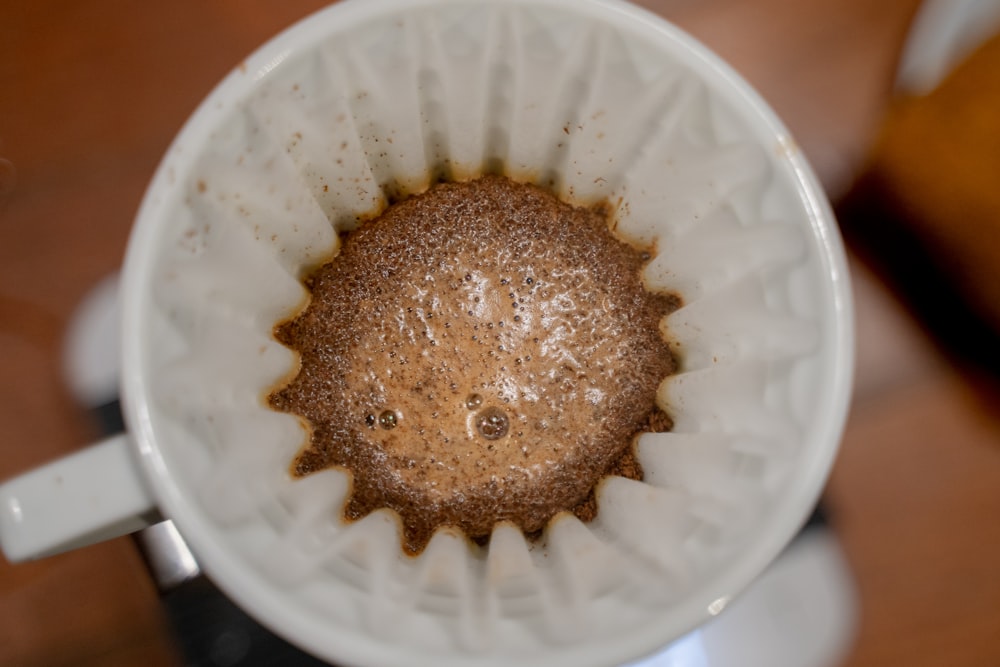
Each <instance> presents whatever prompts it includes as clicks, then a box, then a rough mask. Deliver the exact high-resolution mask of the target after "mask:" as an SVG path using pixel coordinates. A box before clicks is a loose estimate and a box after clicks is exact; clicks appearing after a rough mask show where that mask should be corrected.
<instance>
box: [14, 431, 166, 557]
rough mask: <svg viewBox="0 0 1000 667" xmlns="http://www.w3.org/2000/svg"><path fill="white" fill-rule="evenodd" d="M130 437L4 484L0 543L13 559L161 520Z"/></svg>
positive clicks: (58, 550) (45, 553)
mask: <svg viewBox="0 0 1000 667" xmlns="http://www.w3.org/2000/svg"><path fill="white" fill-rule="evenodd" d="M155 507H156V503H155V500H154V499H153V496H152V495H151V494H150V492H149V490H148V489H147V487H146V483H145V481H144V480H143V479H142V475H141V474H140V472H139V470H138V468H137V467H136V463H135V461H134V460H133V454H132V452H131V451H130V444H129V440H128V435H125V434H122V435H116V436H113V437H111V438H108V439H107V440H104V441H102V442H99V443H97V444H96V445H92V446H91V447H88V448H87V449H84V450H82V451H80V452H77V453H75V454H71V455H69V456H66V457H64V458H61V459H58V460H56V461H53V462H52V463H49V464H48V465H45V466H42V467H41V468H36V469H35V470H32V471H30V472H27V473H25V474H23V475H21V476H20V477H15V478H14V479H12V480H9V481H7V482H5V483H4V484H2V485H0V547H2V548H3V552H4V555H5V556H6V557H7V560H8V561H10V562H11V563H17V562H20V561H24V560H33V559H35V558H42V557H43V556H51V555H53V554H57V553H61V552H63V551H69V550H70V549H75V548H77V547H82V546H86V545H88V544H93V543H95V542H100V541H103V540H108V539H111V538H112V537H118V536H120V535H125V534H126V533H131V532H134V531H137V530H140V529H142V528H145V527H146V526H148V525H150V523H152V522H153V521H155V516H153V510H154V508H155Z"/></svg>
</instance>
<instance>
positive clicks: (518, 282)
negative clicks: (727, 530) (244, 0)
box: [269, 176, 679, 553]
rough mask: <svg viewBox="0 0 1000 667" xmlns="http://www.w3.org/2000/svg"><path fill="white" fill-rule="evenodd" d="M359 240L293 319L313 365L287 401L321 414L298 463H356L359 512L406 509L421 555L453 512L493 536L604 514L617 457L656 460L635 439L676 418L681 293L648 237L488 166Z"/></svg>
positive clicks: (355, 236)
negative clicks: (644, 455) (562, 516)
mask: <svg viewBox="0 0 1000 667" xmlns="http://www.w3.org/2000/svg"><path fill="white" fill-rule="evenodd" d="M343 240H344V243H343V244H342V247H341V249H340V252H339V254H338V255H337V256H336V257H335V258H334V259H333V260H332V261H331V262H330V263H328V264H326V265H325V266H323V267H322V268H320V269H319V270H318V271H317V272H315V273H314V274H313V275H312V276H311V277H310V278H309V279H308V281H307V287H308V288H309V289H310V291H311V293H312V299H311V302H310V303H309V305H308V306H307V307H306V309H305V310H304V311H303V312H302V313H300V314H299V315H298V316H297V317H296V318H295V319H292V320H290V321H288V322H285V323H283V324H281V325H279V326H278V327H277V328H276V329H275V335H276V337H277V339H278V340H279V341H280V342H282V343H283V344H285V345H286V346H288V347H290V348H292V349H294V350H296V351H297V352H298V353H299V354H300V357H301V364H300V369H299V371H298V374H297V375H296V376H295V377H294V378H293V379H291V380H290V382H289V383H288V384H287V385H285V386H283V387H282V388H280V389H278V390H276V391H275V392H274V393H273V394H271V396H270V399H269V400H270V403H271V405H272V407H274V408H275V409H278V410H281V411H285V412H290V413H294V414H297V415H300V416H302V417H304V418H305V419H306V420H307V421H308V422H309V423H310V424H311V427H312V433H311V439H310V442H309V444H308V445H307V446H306V447H305V448H304V449H303V450H302V452H301V453H300V454H299V455H298V457H297V458H296V460H295V461H294V463H293V472H294V473H295V474H296V475H306V474H308V473H310V472H314V471H316V470H320V469H323V468H327V467H330V466H342V467H343V468H345V469H347V470H348V471H350V472H351V474H352V476H353V485H352V491H351V495H350V499H349V501H348V504H347V507H346V508H345V516H346V517H347V518H348V519H357V518H360V517H363V516H365V515H366V514H368V513H369V512H371V511H374V510H377V509H380V508H390V509H392V510H395V511H396V512H398V513H399V515H400V517H401V518H402V524H403V531H404V542H405V545H404V546H405V548H406V550H407V551H408V552H410V553H417V552H419V551H420V550H422V549H423V548H424V546H426V544H427V541H428V540H429V539H430V537H431V535H432V534H433V532H434V531H435V530H436V529H437V528H439V527H441V526H453V527H456V528H459V529H461V530H462V531H464V532H465V534H466V535H468V536H469V537H472V538H474V539H485V538H486V537H487V536H488V535H489V534H490V532H491V531H492V529H493V527H494V525H495V524H496V523H497V522H499V521H504V520H507V521H511V522H513V523H514V524H516V525H517V526H519V527H520V528H521V529H522V530H523V531H525V533H533V532H535V531H539V530H541V529H542V528H544V527H545V525H546V523H547V522H548V521H549V520H550V519H551V518H552V517H553V516H554V515H556V514H557V513H559V512H562V511H575V512H576V513H577V515H578V516H581V518H584V519H586V518H589V516H591V515H592V514H593V511H594V500H593V497H594V496H593V492H594V488H595V486H596V484H597V483H598V482H599V481H600V480H601V479H602V478H603V477H604V476H605V475H607V474H623V475H626V476H631V477H634V478H640V477H641V474H642V473H641V469H640V468H639V467H638V463H637V462H636V461H635V458H634V455H633V443H634V440H635V437H636V436H637V434H638V433H640V432H642V431H648V430H666V429H668V428H669V425H670V420H669V418H668V417H667V416H666V415H665V414H664V413H663V412H662V411H661V410H660V409H659V408H658V407H657V406H656V404H655V400H654V399H655V396H656V391H657V388H658V386H659V385H660V383H661V382H662V381H663V379H664V378H665V377H667V376H668V375H670V374H671V373H673V372H674V370H675V362H674V359H673V356H672V354H671V351H670V349H669V347H668V345H667V344H666V342H665V340H664V338H663V335H662V334H661V332H660V328H659V327H660V321H661V320H662V318H663V317H664V316H665V315H666V314H668V313H669V312H671V311H673V310H674V309H676V308H677V306H678V305H679V301H678V299H677V297H675V296H671V295H667V294H654V293H651V292H649V291H647V290H646V289H645V288H644V287H643V284H642V281H641V279H640V272H641V269H642V267H643V266H644V265H645V263H646V262H648V261H649V254H648V253H647V252H644V251H643V250H640V249H636V248H633V247H632V246H630V245H628V244H626V243H623V242H621V241H618V240H617V239H616V238H615V237H614V236H613V235H612V233H611V232H610V230H609V228H608V221H607V218H606V216H605V215H604V214H603V213H602V212H600V211H599V210H596V209H585V208H574V207H572V206H570V205H568V204H565V203H562V202H561V201H559V200H558V199H556V198H555V197H554V196H552V195H551V194H549V193H548V192H546V191H544V190H542V189H540V188H538V187H535V186H531V185H522V184H518V183H515V182H513V181H511V180H509V179H507V178H504V177H499V176H486V177H482V178H480V179H477V180H474V181H470V182H464V183H442V184H439V185H436V186H434V187H432V188H431V189H430V190H428V191H427V192H425V193H423V194H421V195H416V196H413V197H411V198H409V199H406V200H404V201H402V202H401V203H398V204H395V205H393V206H391V207H390V208H389V209H387V210H386V211H385V212H384V213H383V214H382V215H381V216H380V217H378V218H377V219H375V220H372V221H370V222H367V223H364V224H362V225H361V226H360V227H359V228H358V229H357V230H355V231H354V232H351V233H349V234H347V235H346V236H345V237H344V239H343Z"/></svg>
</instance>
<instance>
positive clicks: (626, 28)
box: [126, 0, 851, 665]
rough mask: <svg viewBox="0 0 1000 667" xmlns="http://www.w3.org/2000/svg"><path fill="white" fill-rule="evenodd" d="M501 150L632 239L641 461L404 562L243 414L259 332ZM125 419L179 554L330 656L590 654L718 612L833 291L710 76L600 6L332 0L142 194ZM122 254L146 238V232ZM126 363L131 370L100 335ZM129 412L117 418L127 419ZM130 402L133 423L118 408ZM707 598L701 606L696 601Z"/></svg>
mask: <svg viewBox="0 0 1000 667" xmlns="http://www.w3.org/2000/svg"><path fill="white" fill-rule="evenodd" d="M497 166H501V167H502V168H503V169H504V170H505V171H506V173H508V174H509V175H511V176H512V177H514V178H516V179H519V180H529V181H533V182H537V183H539V184H542V185H545V186H548V187H551V188H552V189H554V190H555V191H556V192H557V193H558V194H559V195H560V196H562V197H563V198H564V199H567V200H569V201H573V202H576V203H580V204H590V203H594V202H596V201H598V200H602V199H607V200H608V201H609V202H611V204H612V207H613V210H614V216H613V217H614V220H615V221H616V225H617V229H618V231H619V232H620V233H621V234H623V235H624V236H626V237H628V238H632V239H635V240H640V241H643V242H655V243H656V246H657V254H656V257H655V259H654V260H653V261H652V262H651V263H650V265H649V266H648V267H647V271H646V279H647V281H648V283H649V285H650V286H651V287H654V288H666V289H669V290H673V291H677V292H679V293H680V294H681V295H682V297H683V299H684V306H683V307H682V308H681V309H680V310H678V311H676V312H675V313H674V314H672V315H671V316H670V317H668V318H667V320H666V321H665V322H664V328H665V331H666V333H667V335H668V336H669V338H670V339H671V340H672V341H673V342H674V343H675V345H676V348H677V350H678V351H679V354H680V359H681V364H682V368H681V372H680V373H679V374H678V375H676V376H675V377H672V378H670V379H668V380H667V381H666V382H664V383H663V385H662V386H661V390H660V399H661V401H662V404H663V407H664V408H666V409H667V411H668V412H669V413H670V414H671V415H673V417H674V418H675V423H676V425H675V429H674V431H673V432H672V433H666V434H646V435H643V436H641V440H640V443H639V448H638V452H639V458H640V460H641V463H642V465H643V468H644V469H645V472H646V478H645V481H644V482H635V481H631V480H626V479H622V478H610V479H608V480H606V481H605V482H604V483H603V484H602V486H601V488H600V492H599V513H598V516H597V518H596V519H595V520H594V521H592V522H591V523H589V524H584V523H581V522H580V521H579V520H577V519H576V518H574V517H562V518H559V519H558V520H556V521H554V522H553V524H552V525H551V526H550V528H549V530H548V531H547V533H546V535H545V536H544V539H543V540H542V541H541V542H538V543H531V542H527V541H526V540H525V538H524V537H523V536H522V534H521V533H520V531H519V530H517V529H516V528H514V527H513V526H509V525H501V526H499V527H498V528H497V529H496V531H495V532H494V534H493V537H492V540H491V542H490V545H489V547H488V548H480V547H471V546H470V545H469V544H468V543H467V542H466V541H465V540H464V539H462V538H461V537H459V536H456V535H455V534H452V533H449V532H446V531H442V532H439V533H438V534H437V535H436V536H435V537H434V538H433V540H432V541H431V543H430V545H429V546H428V548H427V549H426V550H425V551H424V552H423V553H422V554H421V555H420V556H418V557H408V556H405V555H403V554H402V552H401V549H400V537H399V533H398V530H397V523H396V519H395V518H394V516H393V515H392V514H391V513H389V512H388V511H380V512H376V513H374V514H372V515H370V516H368V517H367V518H365V519H363V520H361V521H358V522H356V523H352V524H344V523H343V522H342V521H341V519H340V515H341V508H342V506H343V504H344V502H345V499H346V497H347V494H348V493H349V483H348V479H347V475H346V474H345V473H343V472H341V471H336V470H328V471H324V472H321V473H317V474H314V475H311V476H309V477H307V478H305V479H301V480H296V479H293V478H292V477H291V476H290V475H289V472H288V468H289V464H290V462H291V460H292V458H293V456H294V454H295V453H296V452H297V450H298V449H299V448H300V447H301V446H302V444H303V438H304V437H305V430H304V429H303V427H302V425H301V424H300V423H299V421H298V420H297V419H296V418H295V417H293V416H290V415H286V414H279V413H276V412H274V411H272V410H270V409H269V408H268V407H267V406H266V401H265V397H266V395H267V393H268V391H269V390H270V389H271V388H273V387H274V386H275V384H276V383H278V382H280V381H281V380H282V379H283V378H286V377H288V376H289V375H290V374H291V373H293V372H294V371H295V369H296V364H297V360H296V357H295V355H294V353H292V352H290V351H289V350H287V349H285V348H284V347H283V346H281V345H280V344H278V343H277V342H276V341H275V340H274V339H273V337H272V335H271V331H272V328H273V326H274V325H275V323H276V322H278V321H279V320H281V319H283V318H286V317H288V316H289V315H290V314H292V313H294V312H296V311H297V310H298V309H299V308H300V307H301V306H302V304H303V303H304V301H305V299H306V298H307V294H306V292H305V290H304V288H303V287H302V285H301V283H300V279H301V278H302V277H303V276H304V275H306V274H307V273H308V271H309V270H310V269H312V268H314V267H315V266H317V265H318V264H319V263H321V262H322V261H324V260H326V259H328V258H329V257H331V256H332V255H333V254H334V252H335V251H336V248H337V244H338V238H337V232H338V231H341V230H344V229H350V228H352V227H354V226H355V225H356V224H357V222H358V221H359V220H360V219H363V218H366V217H369V216H371V215H372V213H374V212H377V211H379V210H380V209H381V208H383V207H384V206H385V204H386V202H387V201H388V200H390V199H393V198H395V197H398V196H400V195H405V194H407V193H412V192H417V191H421V190H423V189H425V188H426V187H427V186H428V184H429V183H430V182H431V180H432V179H433V178H436V177H440V176H444V177H447V178H460V179H464V178H469V177H472V176H475V175H477V174H479V173H482V171H483V170H484V169H487V168H490V169H493V168H496V167H497ZM133 246H134V247H133V248H132V249H131V250H130V257H129V263H128V268H127V275H126V280H127V281H131V282H132V283H137V284H141V285H142V287H141V288H139V290H138V291H139V295H138V296H137V297H136V298H137V299H138V301H139V302H140V305H138V306H137V307H135V309H134V315H133V317H134V319H135V321H136V322H138V323H139V326H140V327H141V336H139V340H138V342H135V343H134V346H133V349H135V350H137V353H136V361H137V363H138V364H139V365H140V366H141V373H142V375H143V376H144V378H145V382H147V383H148V386H149V387H150V397H149V400H148V401H142V400H138V399H136V400H135V402H136V403H138V404H139V405H138V406H137V407H135V408H134V409H132V410H130V414H131V415H132V416H131V420H132V421H133V424H132V426H133V428H138V429H141V430H143V431H144V432H145V433H146V434H147V435H148V439H149V442H150V443H152V444H151V445H149V446H148V451H146V452H144V453H145V454H147V456H146V458H147V459H148V461H147V463H149V465H151V466H152V468H153V469H155V470H157V471H160V472H162V471H166V474H167V475H169V479H167V478H165V477H160V478H157V477H155V476H154V479H153V484H154V486H155V487H156V490H157V492H158V496H159V497H160V499H161V502H162V503H163V505H164V511H165V512H166V513H167V514H168V515H170V516H172V517H173V518H175V520H176V521H177V523H178V525H179V526H180V527H181V530H182V532H183V533H184V535H185V537H186V538H187V539H188V540H189V541H190V542H191V544H192V547H193V548H194V550H195V552H196V554H197V555H198V556H199V558H200V559H201V560H202V561H203V563H204V565H205V567H206V569H207V571H208V572H209V574H210V575H212V576H213V577H214V578H215V579H216V580H217V581H218V582H219V583H220V585H222V587H223V588H224V589H225V590H226V592H227V593H229V594H230V595H231V596H232V597H234V598H235V599H236V600H237V601H238V602H240V603H241V604H243V605H244V606H245V607H247V608H248V609H249V610H250V611H251V612H252V613H254V615H256V616H257V617H258V618H259V619H260V620H262V621H263V622H264V623H265V624H267V625H269V626H270V627H272V629H275V630H276V631H278V632H279V633H281V634H283V635H285V636H286V637H288V638H289V639H291V640H292V641H294V642H296V643H298V644H300V645H302V646H304V647H305V648H307V649H308V650H312V651H314V652H316V653H318V654H319V655H321V656H323V657H325V658H327V659H330V660H334V661H337V662H340V663H343V664H354V663H371V664H380V665H389V664H398V665H413V664H459V663H461V664H489V665H504V664H512V663H514V662H515V661H516V662H517V663H518V664H525V665H528V664H531V665H561V664H566V665H584V664H612V663H615V662H620V661H623V660H628V659H632V658H635V657H638V656H640V655H642V654H644V653H647V652H649V651H651V650H654V649H655V648H656V647H657V646H659V645H662V644H664V643H666V642H667V641H669V640H670V639H672V638H674V637H676V636H679V635H680V634H682V633H683V632H685V631H686V630H688V629H690V627H691V626H692V625H693V624H695V623H697V622H700V621H701V620H702V619H703V618H705V617H706V615H707V614H708V613H718V611H720V610H721V608H722V607H723V606H724V605H725V602H726V600H728V598H729V597H730V596H731V595H733V594H735V593H737V592H738V591H739V589H740V588H742V587H743V586H744V585H745V584H746V583H748V581H749V579H750V578H751V577H752V576H753V575H754V574H756V573H757V572H759V571H760V570H761V569H762V568H763V567H764V566H765V565H766V563H767V562H768V561H769V560H770V559H771V558H772V557H773V556H774V555H775V554H776V553H777V552H778V551H779V550H780V548H781V546H782V545H783V544H784V542H785V541H787V540H788V539H789V538H790V537H791V535H792V534H793V532H794V531H795V529H796V528H797V525H798V522H800V521H801V519H802V518H803V517H804V515H805V514H806V513H807V512H808V510H809V509H810V508H811V503H812V502H814V501H815V498H816V494H817V493H818V490H819V488H820V486H821V484H822V480H823V478H824V477H825V474H826V471H827V469H828V466H829V464H830V460H831V459H832V456H833V452H834V450H835V445H836V442H837V440H838V438H839V433H840V426H841V423H842V421H843V417H844V411H845V406H846V397H847V388H848V386H849V381H850V378H849V368H850V365H851V359H850V322H849V320H850V310H849V303H848V302H847V300H846V299H847V297H846V294H847V284H846V276H845V275H844V273H843V266H844V264H843V256H842V251H841V249H840V245H839V239H838V237H837V236H836V231H835V228H834V227H833V223H832V218H831V217H830V214H829V211H828V208H827V207H826V204H825V202H824V201H823V200H822V196H821V195H819V194H818V190H817V188H816V186H815V184H814V180H813V179H812V176H811V174H810V172H809V170H808V168H807V167H806V166H805V165H804V163H803V161H802V160H801V157H800V156H798V155H797V153H796V151H795V147H794V144H793V143H792V142H791V140H790V139H789V138H788V137H787V134H786V133H785V131H784V130H783V128H781V127H780V125H779V124H778V123H777V122H776V121H775V120H774V119H773V117H772V116H771V115H770V112H768V111H766V109H763V108H762V107H761V104H760V102H759V101H758V100H757V98H756V97H755V96H754V95H753V94H752V93H751V92H750V91H749V90H748V89H747V88H746V86H745V84H742V83H741V82H739V81H738V80H737V79H736V78H735V76H734V75H733V74H731V73H730V71H729V70H728V69H726V68H725V67H724V66H722V65H721V64H720V63H718V62H717V61H716V60H715V59H714V58H713V57H712V56H710V55H707V54H705V53H704V51H703V50H701V47H698V46H697V45H696V44H694V43H693V41H692V40H690V38H687V37H686V36H684V35H683V34H681V33H680V32H679V31H677V30H676V29H674V28H672V27H670V26H668V25H666V24H665V23H663V22H662V21H660V20H659V19H656V18H654V17H652V16H650V15H648V14H645V13H643V12H641V11H640V10H637V9H635V8H631V7H628V6H625V5H622V4H619V3H617V2H611V1H607V2H605V1H602V2H579V1H577V0H573V1H570V0H544V1H540V2H527V1H520V0H509V1H507V2H478V1H476V2H454V1H448V0H439V1H434V0H425V1H420V2H391V1H389V0H382V1H376V2H372V1H370V0H366V1H365V2H360V1H348V2H345V3H341V4H340V5H337V6H334V7H331V8H329V9H327V10H325V11H324V12H322V13H320V14H319V15H317V16H315V17H313V18H312V19H310V20H307V21H306V22H304V23H302V24H300V25H299V26H297V27H295V28H294V29H292V30H291V31H289V32H287V33H285V34H283V35H281V36H280V37H278V38H277V39H276V40H275V41H273V42H271V43H270V44H268V45H267V46H266V47H264V48H263V49H262V50H261V51H259V52H258V53H256V54H255V55H254V56H252V57H251V58H249V59H248V60H247V61H246V62H245V63H243V64H241V66H240V67H239V68H238V69H237V70H236V71H234V72H233V73H232V74H231V75H230V76H229V77H228V78H227V79H226V80H225V81H224V82H223V83H222V84H221V85H220V87H219V88H218V89H216V91H214V92H213V93H212V95H211V96H210V97H209V98H208V100H206V102H205V103H204V104H203V106H202V107H201V108H200V110H199V111H198V113H197V114H196V115H195V116H194V117H193V119H192V120H191V121H190V122H189V124H188V126H187V127H186V128H185V130H184V131H183V132H182V134H181V135H180V136H179V137H178V139H177V141H176V142H175V144H174V146H173V147H172V148H171V151H170V152H169V153H168V155H167V156H166V157H165V159H164V162H163V164H162V166H161V168H160V171H159V172H158V175H157V177H156V179H155V180H154V183H153V185H152V186H151V188H150V191H149V193H148V195H147V200H146V202H145V203H144V207H143V210H142V212H141V216H140V225H139V228H138V229H137V231H136V235H135V237H134V239H133ZM136 248H148V249H145V250H142V249H136ZM126 363H129V359H128V357H127V358H126ZM136 415H139V416H136ZM134 422H139V423H138V424H136V423H134ZM706 610H707V611H706Z"/></svg>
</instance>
